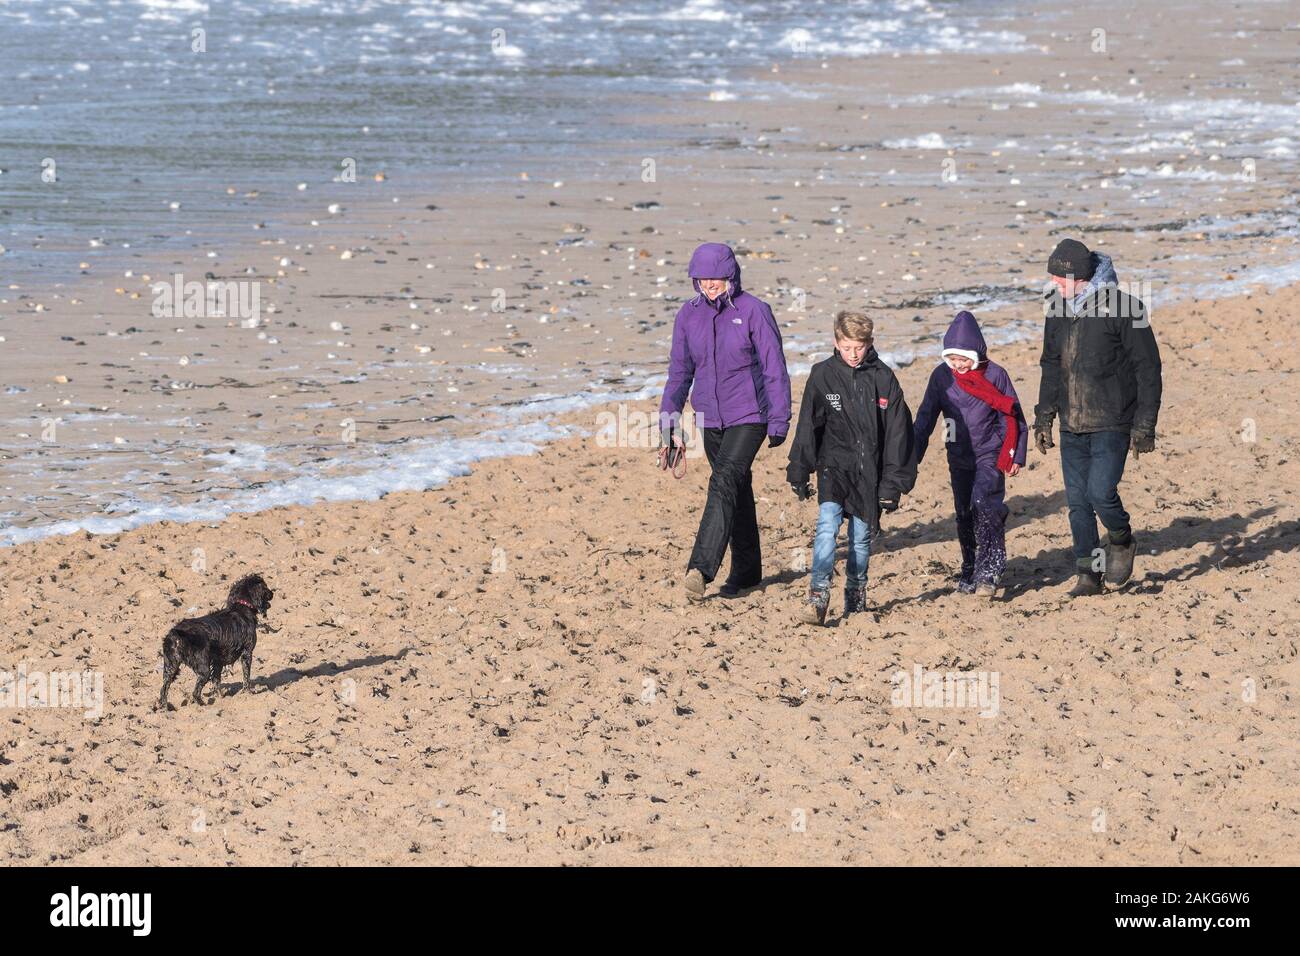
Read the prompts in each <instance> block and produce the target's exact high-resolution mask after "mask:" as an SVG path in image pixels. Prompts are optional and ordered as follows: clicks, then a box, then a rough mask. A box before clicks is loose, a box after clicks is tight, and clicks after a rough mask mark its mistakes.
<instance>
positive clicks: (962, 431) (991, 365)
mask: <svg viewBox="0 0 1300 956" xmlns="http://www.w3.org/2000/svg"><path fill="white" fill-rule="evenodd" d="M943 351H944V354H945V355H947V354H950V353H952V352H956V353H957V354H959V355H966V356H968V357H970V356H976V357H977V358H978V361H979V366H980V368H981V369H982V370H983V372H984V377H985V378H986V379H988V382H989V384H990V385H992V386H993V387H994V388H996V389H997V390H998V391H999V392H1001V393H1002V394H1003V395H1010V396H1011V397H1012V398H1013V399H1015V401H1016V427H1017V430H1018V433H1019V434H1018V435H1017V438H1016V451H1015V456H1014V459H1013V460H1014V461H1015V462H1016V464H1018V465H1024V463H1025V451H1026V449H1027V447H1028V438H1029V426H1028V425H1027V424H1026V422H1025V414H1024V412H1023V411H1021V409H1020V399H1019V398H1018V397H1017V396H1016V388H1015V386H1014V385H1013V384H1012V383H1011V376H1010V375H1008V374H1007V372H1006V369H1004V368H1003V367H1002V366H1001V365H998V364H997V363H996V362H990V361H989V358H988V346H987V345H986V344H985V342H984V335H983V333H981V332H980V327H979V323H978V322H976V321H975V316H973V315H971V314H970V313H969V312H958V313H957V315H956V317H955V318H954V319H953V320H952V325H950V326H948V331H947V332H946V333H945V334H944V336H943ZM940 418H943V419H944V420H945V421H946V422H947V423H949V424H948V425H946V426H945V429H944V444H945V447H946V448H947V450H948V463H949V465H951V466H953V467H955V468H962V469H972V468H976V467H979V466H980V465H981V464H982V465H984V466H986V467H993V465H994V463H995V462H996V461H997V458H998V453H999V452H1000V451H1001V450H1002V438H1003V436H1004V435H1006V430H1007V426H1006V421H1005V420H1004V418H1003V416H1002V415H1000V414H999V413H998V412H996V411H994V410H993V408H992V407H990V406H989V405H986V404H985V403H984V402H983V401H981V400H980V399H978V398H976V397H975V396H974V395H972V394H970V393H969V392H967V391H966V390H965V389H963V388H962V387H961V386H960V385H958V384H957V373H956V372H954V371H953V370H952V369H950V368H949V367H948V365H947V363H946V362H944V363H940V364H939V365H938V367H936V368H935V370H934V371H933V372H932V373H931V374H930V381H929V383H928V384H927V385H926V389H925V398H924V399H922V400H921V407H920V408H918V409H917V412H916V423H915V426H914V427H915V435H914V438H915V441H914V446H915V448H916V460H917V462H918V463H919V462H920V461H921V460H922V459H923V458H925V452H926V448H927V447H928V446H929V443H930V433H931V432H932V431H933V430H934V426H935V423H936V422H937V421H938V420H939V419H940Z"/></svg>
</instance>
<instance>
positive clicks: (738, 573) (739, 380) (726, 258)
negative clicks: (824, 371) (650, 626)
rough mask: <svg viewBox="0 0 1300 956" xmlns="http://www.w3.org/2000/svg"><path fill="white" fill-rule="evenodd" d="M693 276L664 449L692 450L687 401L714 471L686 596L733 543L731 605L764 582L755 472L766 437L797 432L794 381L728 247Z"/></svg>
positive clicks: (664, 421) (710, 247)
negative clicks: (685, 428) (685, 427)
mask: <svg viewBox="0 0 1300 956" xmlns="http://www.w3.org/2000/svg"><path fill="white" fill-rule="evenodd" d="M688 271H689V273H690V277H691V282H692V284H693V286H694V288H695V296H694V298H691V299H689V300H688V301H687V302H686V303H685V304H684V305H683V306H682V307H681V309H680V310H679V311H678V312H677V318H676V320H675V321H674V322H673V344H672V353H671V354H670V356H669V359H668V382H667V384H665V385H664V394H663V400H662V401H661V402H660V404H659V429H660V440H661V442H662V444H663V445H664V446H665V447H668V448H672V447H673V446H674V445H684V444H685V442H684V441H683V440H682V437H681V432H680V427H681V416H682V409H683V408H684V407H685V405H686V398H687V394H688V393H689V395H690V399H691V405H692V407H693V408H694V409H695V421H696V424H697V425H698V426H699V427H700V429H701V430H702V431H703V433H704V451H705V454H706V455H708V458H709V466H710V467H711V468H712V469H713V474H712V475H711V476H710V478H709V497H708V500H707V502H706V503H705V505H704V514H703V516H702V517H701V518H700V529H699V532H698V533H697V534H696V536H695V548H694V549H693V550H692V552H691V558H690V562H689V563H688V564H687V570H686V581H685V587H686V596H687V598H688V599H690V600H692V601H699V600H701V599H702V598H703V597H704V589H705V587H706V586H707V584H708V583H709V582H710V581H712V580H713V579H714V577H716V576H717V573H718V568H719V567H720V566H721V565H722V555H723V553H724V552H725V551H726V550H727V547H728V545H730V547H731V572H730V574H729V575H728V576H727V581H726V583H725V584H724V585H723V586H722V594H723V596H725V597H733V596H735V595H737V594H739V593H741V592H742V591H744V590H746V589H748V588H751V587H753V586H755V585H756V584H758V583H759V581H760V580H761V579H762V577H763V562H762V555H761V551H760V548H759V541H758V516H757V514H756V513H755V510H754V488H753V484H752V482H751V471H750V468H751V466H752V465H753V462H754V456H756V455H757V454H758V449H759V448H760V447H761V446H762V444H763V439H764V438H765V437H766V438H767V443H768V445H769V446H770V447H772V448H775V447H777V446H778V445H780V444H781V443H782V442H784V441H785V436H786V433H787V432H788V431H789V430H790V375H789V373H788V372H787V371H786V367H785V352H784V351H783V349H782V347H781V332H780V331H779V330H778V329H777V327H776V320H775V319H774V318H773V317H772V310H771V309H770V308H768V306H767V303H766V302H764V301H763V300H761V299H758V298H756V297H755V296H753V295H751V294H749V293H748V292H745V291H743V290H742V289H741V287H740V264H739V263H737V262H736V256H735V254H734V253H733V252H732V251H731V248H730V247H729V246H726V245H723V244H722V243H720V242H706V243H704V245H702V246H700V247H699V248H698V249H696V250H695V253H694V254H693V255H692V256H691V263H690V267H689V270H688ZM692 386H693V387H692Z"/></svg>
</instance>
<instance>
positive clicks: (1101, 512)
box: [1061, 429, 1132, 571]
mask: <svg viewBox="0 0 1300 956" xmlns="http://www.w3.org/2000/svg"><path fill="white" fill-rule="evenodd" d="M1128 444H1129V433H1128V432H1088V433H1086V434H1075V433H1073V432H1067V431H1066V430H1065V429H1061V471H1062V473H1063V474H1064V475H1065V497H1066V500H1067V501H1068V502H1069V504H1070V534H1071V535H1073V536H1074V563H1075V565H1076V566H1077V567H1078V568H1079V570H1081V571H1091V570H1096V568H1095V567H1094V562H1095V560H1096V558H1097V550H1098V548H1099V547H1100V546H1101V542H1100V541H1099V540H1098V537H1097V519H1098V518H1100V519H1101V523H1102V524H1103V525H1105V526H1106V530H1107V531H1108V532H1109V533H1110V539H1111V541H1112V542H1114V543H1115V544H1127V543H1128V540H1129V536H1130V535H1131V534H1132V530H1131V528H1130V527H1129V518H1128V512H1127V511H1125V510H1124V503H1123V502H1122V501H1120V500H1119V480H1120V478H1122V477H1123V475H1124V463H1125V461H1126V460H1127V459H1128Z"/></svg>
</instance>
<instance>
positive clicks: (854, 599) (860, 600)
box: [844, 584, 867, 617]
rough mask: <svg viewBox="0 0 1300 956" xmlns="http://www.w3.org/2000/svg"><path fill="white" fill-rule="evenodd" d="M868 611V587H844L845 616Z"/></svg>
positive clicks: (856, 585)
mask: <svg viewBox="0 0 1300 956" xmlns="http://www.w3.org/2000/svg"><path fill="white" fill-rule="evenodd" d="M866 609H867V586H866V585H865V584H861V585H858V584H846V585H844V616H845V617H848V616H849V615H850V614H857V613H859V612H861V611H865V610H866Z"/></svg>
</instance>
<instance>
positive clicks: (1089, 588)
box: [1070, 570, 1101, 598]
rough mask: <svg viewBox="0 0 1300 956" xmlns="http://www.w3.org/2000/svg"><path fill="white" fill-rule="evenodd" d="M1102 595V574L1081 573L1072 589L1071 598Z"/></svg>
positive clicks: (1081, 571) (1092, 572) (1094, 572)
mask: <svg viewBox="0 0 1300 956" xmlns="http://www.w3.org/2000/svg"><path fill="white" fill-rule="evenodd" d="M1100 593H1101V574H1100V573H1099V572H1097V571H1083V570H1080V571H1079V577H1078V578H1077V579H1076V580H1075V582H1074V587H1072V588H1070V597H1072V598H1080V597H1094V596H1096V595H1098V594H1100Z"/></svg>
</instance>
